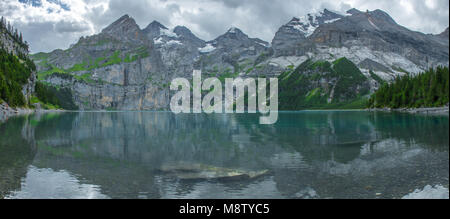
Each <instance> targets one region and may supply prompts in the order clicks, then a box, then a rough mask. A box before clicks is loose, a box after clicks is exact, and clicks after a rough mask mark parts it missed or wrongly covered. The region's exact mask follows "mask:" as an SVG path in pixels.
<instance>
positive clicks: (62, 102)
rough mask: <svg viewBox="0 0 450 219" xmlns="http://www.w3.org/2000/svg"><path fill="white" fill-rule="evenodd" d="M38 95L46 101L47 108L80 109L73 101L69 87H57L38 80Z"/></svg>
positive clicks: (42, 100) (43, 101) (41, 99)
mask: <svg viewBox="0 0 450 219" xmlns="http://www.w3.org/2000/svg"><path fill="white" fill-rule="evenodd" d="M36 96H37V98H38V99H39V100H40V101H41V102H42V103H44V107H45V108H49V109H52V108H56V109H58V108H63V109H67V110H77V109H78V107H77V106H76V105H75V103H74V102H73V98H72V92H71V90H70V89H69V88H55V87H53V86H49V85H46V84H44V83H42V82H37V83H36Z"/></svg>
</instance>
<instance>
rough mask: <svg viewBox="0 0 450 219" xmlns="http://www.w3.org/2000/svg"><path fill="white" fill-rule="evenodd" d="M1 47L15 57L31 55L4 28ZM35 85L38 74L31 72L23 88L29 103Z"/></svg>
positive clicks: (0, 35)
mask: <svg viewBox="0 0 450 219" xmlns="http://www.w3.org/2000/svg"><path fill="white" fill-rule="evenodd" d="M0 45H1V46H2V47H3V48H4V49H5V50H6V51H8V52H11V53H12V54H13V55H15V56H20V55H19V54H23V55H25V56H28V54H29V51H28V48H27V47H24V46H23V45H21V44H19V43H18V42H17V41H16V40H14V39H13V38H12V37H11V35H10V34H9V33H8V31H7V30H6V29H3V28H0ZM22 61H23V60H22ZM35 83H36V72H31V75H30V78H28V81H27V83H26V84H25V85H24V86H23V87H22V94H23V96H24V97H25V100H26V101H27V102H28V101H29V100H30V98H31V95H32V94H33V93H34V88H35Z"/></svg>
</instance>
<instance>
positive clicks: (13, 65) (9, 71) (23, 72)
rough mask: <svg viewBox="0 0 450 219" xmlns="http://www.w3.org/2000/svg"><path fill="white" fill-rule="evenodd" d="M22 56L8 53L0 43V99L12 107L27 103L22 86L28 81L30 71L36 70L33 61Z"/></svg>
mask: <svg viewBox="0 0 450 219" xmlns="http://www.w3.org/2000/svg"><path fill="white" fill-rule="evenodd" d="M23 58H24V59H19V57H17V56H14V55H13V54H12V53H8V52H7V51H6V50H5V49H4V48H3V45H2V44H1V43H0V99H3V100H4V101H5V102H7V103H8V104H9V105H10V106H13V107H20V106H26V105H27V103H26V101H25V97H24V96H23V94H22V86H23V85H25V84H26V83H27V82H28V79H29V78H30V76H31V72H32V71H35V70H36V66H35V65H34V63H33V61H31V60H30V59H29V58H27V57H23ZM24 60H25V61H24Z"/></svg>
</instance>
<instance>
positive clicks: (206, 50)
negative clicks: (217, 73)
mask: <svg viewBox="0 0 450 219" xmlns="http://www.w3.org/2000/svg"><path fill="white" fill-rule="evenodd" d="M214 50H216V47H214V46H213V45H212V44H210V43H208V44H206V46H205V47H203V48H199V49H198V51H199V52H201V53H210V52H212V51H214Z"/></svg>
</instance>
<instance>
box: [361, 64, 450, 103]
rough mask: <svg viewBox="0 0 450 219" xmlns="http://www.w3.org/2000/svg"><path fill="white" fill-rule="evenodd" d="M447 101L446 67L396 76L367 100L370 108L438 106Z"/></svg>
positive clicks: (447, 76) (447, 80)
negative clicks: (416, 73) (413, 74)
mask: <svg viewBox="0 0 450 219" xmlns="http://www.w3.org/2000/svg"><path fill="white" fill-rule="evenodd" d="M448 102H449V71H448V67H438V68H436V69H430V70H428V71H426V72H424V73H422V74H419V75H417V76H414V77H412V76H409V75H406V76H403V77H398V78H396V80H395V81H394V83H392V84H385V85H384V86H382V87H381V88H380V89H379V90H378V91H377V92H376V93H375V94H373V95H372V97H371V99H370V100H369V104H368V106H369V107H370V108H386V107H387V108H418V107H438V106H443V105H446V104H448Z"/></svg>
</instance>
